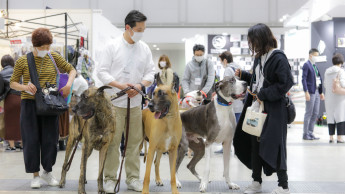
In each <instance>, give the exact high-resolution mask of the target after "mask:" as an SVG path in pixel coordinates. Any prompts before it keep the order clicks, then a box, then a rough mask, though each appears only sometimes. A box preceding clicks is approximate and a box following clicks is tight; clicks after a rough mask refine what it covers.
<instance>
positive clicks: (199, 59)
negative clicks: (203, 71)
mask: <svg viewBox="0 0 345 194" xmlns="http://www.w3.org/2000/svg"><path fill="white" fill-rule="evenodd" d="M194 58H195V60H196V61H197V62H199V63H200V62H201V61H202V60H204V56H194Z"/></svg>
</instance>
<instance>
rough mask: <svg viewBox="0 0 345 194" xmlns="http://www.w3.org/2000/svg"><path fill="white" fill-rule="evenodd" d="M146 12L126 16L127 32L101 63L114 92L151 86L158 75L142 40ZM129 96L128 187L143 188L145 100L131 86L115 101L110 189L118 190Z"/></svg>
mask: <svg viewBox="0 0 345 194" xmlns="http://www.w3.org/2000/svg"><path fill="white" fill-rule="evenodd" d="M146 19H147V18H146V16H145V15H144V14H142V13H141V12H139V11H136V10H133V11H131V12H129V13H128V15H127V16H126V18H125V30H126V31H125V32H124V33H123V36H120V37H118V38H116V39H115V40H113V41H112V42H111V43H110V44H109V45H107V46H106V48H105V50H104V56H103V57H102V61H101V62H100V64H99V68H98V72H97V76H98V78H99V79H100V80H101V81H102V82H103V84H105V85H110V86H113V87H114V90H113V93H114V92H118V91H120V90H123V89H125V88H127V87H128V86H135V87H136V88H138V89H139V90H142V87H144V86H145V87H147V86H150V85H151V83H152V82H153V79H154V73H155V68H154V63H153V61H152V53H151V50H150V49H149V47H148V46H147V45H146V44H145V43H144V42H142V41H140V39H141V37H142V35H143V33H144V31H145V28H146V25H145V22H146ZM127 97H129V98H131V107H130V122H129V126H130V128H129V136H128V144H127V151H126V162H125V170H126V175H127V179H126V183H127V188H128V189H130V190H134V191H137V192H141V191H142V187H143V186H142V183H141V182H140V181H139V173H140V161H139V152H140V150H139V145H140V143H141V141H142V138H143V131H142V116H141V100H142V97H141V95H140V94H139V95H138V92H137V91H136V90H133V89H132V90H129V91H128V92H127V95H125V96H122V97H121V98H118V99H116V100H114V101H113V105H114V106H115V112H116V115H115V116H116V130H115V136H114V139H113V141H112V143H111V144H110V145H109V149H108V152H107V157H106V160H105V165H104V177H105V187H104V190H105V191H106V192H107V193H114V187H115V183H116V181H117V177H116V174H117V171H118V167H119V164H120V160H119V159H120V158H119V157H120V151H119V146H120V142H121V135H122V133H123V132H125V127H126V119H127V118H126V117H127V110H126V107H127Z"/></svg>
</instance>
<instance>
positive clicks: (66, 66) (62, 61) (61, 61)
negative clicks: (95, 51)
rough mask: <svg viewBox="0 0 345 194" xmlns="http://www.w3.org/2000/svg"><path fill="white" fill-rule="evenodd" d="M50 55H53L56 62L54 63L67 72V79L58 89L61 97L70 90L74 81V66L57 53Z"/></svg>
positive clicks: (75, 73) (66, 94) (65, 95)
mask: <svg viewBox="0 0 345 194" xmlns="http://www.w3.org/2000/svg"><path fill="white" fill-rule="evenodd" d="M52 56H53V57H54V60H55V62H56V65H57V66H58V68H60V69H62V70H64V71H65V72H67V73H68V81H67V83H66V85H65V86H64V87H62V88H61V89H60V91H62V95H63V97H65V98H66V97H67V96H68V95H69V94H70V92H71V87H72V84H73V82H74V79H75V76H76V75H77V72H76V70H75V69H74V67H73V66H72V65H71V64H69V63H68V62H67V61H66V60H65V59H64V58H63V57H62V56H61V55H59V54H58V53H52Z"/></svg>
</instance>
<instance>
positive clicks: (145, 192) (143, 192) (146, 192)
mask: <svg viewBox="0 0 345 194" xmlns="http://www.w3.org/2000/svg"><path fill="white" fill-rule="evenodd" d="M149 193H150V192H149V191H144V190H143V191H142V192H141V194H149Z"/></svg>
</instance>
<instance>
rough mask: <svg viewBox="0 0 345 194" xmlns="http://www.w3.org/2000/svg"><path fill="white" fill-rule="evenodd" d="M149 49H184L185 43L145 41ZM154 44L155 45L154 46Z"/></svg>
mask: <svg viewBox="0 0 345 194" xmlns="http://www.w3.org/2000/svg"><path fill="white" fill-rule="evenodd" d="M147 45H148V46H149V47H150V49H151V50H157V48H159V50H184V49H185V44H184V43H183V42H181V43H147ZM154 45H155V46H154Z"/></svg>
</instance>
